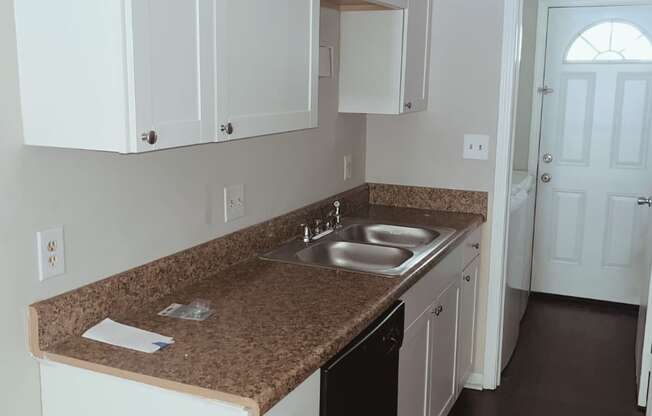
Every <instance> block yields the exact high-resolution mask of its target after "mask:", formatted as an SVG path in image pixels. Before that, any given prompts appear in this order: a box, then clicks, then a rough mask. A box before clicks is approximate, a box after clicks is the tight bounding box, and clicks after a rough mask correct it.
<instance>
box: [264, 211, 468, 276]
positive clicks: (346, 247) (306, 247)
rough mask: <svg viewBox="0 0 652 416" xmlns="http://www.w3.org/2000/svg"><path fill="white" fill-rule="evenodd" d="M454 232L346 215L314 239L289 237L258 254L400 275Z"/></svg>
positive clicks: (297, 261) (354, 269) (439, 228)
mask: <svg viewBox="0 0 652 416" xmlns="http://www.w3.org/2000/svg"><path fill="white" fill-rule="evenodd" d="M453 234H455V230H454V229H451V228H444V227H432V228H426V227H414V226H408V225H401V224H386V223H377V222H373V221H370V220H364V219H345V220H344V221H343V225H342V227H341V228H339V229H337V230H335V231H334V232H333V233H331V234H330V235H328V236H326V237H323V238H321V239H319V240H317V241H313V242H310V243H304V242H303V241H302V240H300V239H297V240H292V241H290V242H287V243H285V244H283V245H282V246H280V247H278V248H276V249H274V250H272V251H271V252H269V253H266V254H264V255H262V256H261V258H263V259H265V260H272V261H280V262H285V263H294V264H303V265H313V266H318V267H326V268H333V269H344V270H352V271H357V272H363V273H372V274H378V275H383V276H387V277H400V276H402V275H404V274H405V273H406V272H408V271H410V269H412V267H414V266H415V265H417V264H418V263H419V262H421V261H422V260H423V259H425V258H426V257H428V256H429V255H430V254H432V253H434V252H435V251H437V250H438V249H439V248H440V247H441V246H442V245H443V244H444V243H446V242H447V241H448V240H449V239H450V238H451V237H452V236H453Z"/></svg>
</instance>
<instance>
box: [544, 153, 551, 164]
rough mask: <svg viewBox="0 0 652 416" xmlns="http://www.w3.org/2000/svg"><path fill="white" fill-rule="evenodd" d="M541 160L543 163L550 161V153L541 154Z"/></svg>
mask: <svg viewBox="0 0 652 416" xmlns="http://www.w3.org/2000/svg"><path fill="white" fill-rule="evenodd" d="M543 161H544V162H545V163H552V161H553V157H552V155H551V154H550V153H546V154H545V155H543Z"/></svg>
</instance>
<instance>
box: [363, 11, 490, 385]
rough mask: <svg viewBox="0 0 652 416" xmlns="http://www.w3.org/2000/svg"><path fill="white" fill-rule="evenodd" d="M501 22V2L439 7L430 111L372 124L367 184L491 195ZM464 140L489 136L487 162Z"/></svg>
mask: <svg viewBox="0 0 652 416" xmlns="http://www.w3.org/2000/svg"><path fill="white" fill-rule="evenodd" d="M502 22H503V0H483V1H474V0H434V10H433V22H432V27H433V31H432V56H431V63H430V104H429V108H428V111H426V112H423V113H416V114H410V115H405V116H400V117H393V116H369V117H368V119H367V180H368V181H369V182H388V183H395V184H403V185H419V186H434V187H442V188H455V189H465V190H479V191H491V190H492V189H493V182H494V181H493V179H494V168H495V139H496V132H497V125H498V98H499V97H498V94H499V84H500V60H501V44H502ZM465 133H474V134H488V135H489V136H490V137H491V141H490V155H491V156H490V160H488V161H473V160H463V159H462V148H463V146H462V144H463V137H464V134H465ZM489 202H490V206H491V204H492V203H493V200H492V198H491V194H490V200H489ZM490 226H491V224H490V223H487V224H486V225H485V226H484V232H483V247H484V250H483V258H482V264H481V268H482V270H481V284H480V303H479V305H478V310H479V315H478V333H477V344H476V346H477V348H476V351H477V354H476V363H475V371H476V372H480V371H482V366H483V363H484V339H485V314H486V300H487V280H488V265H489V261H488V259H489V249H488V248H489V241H490V240H489V235H490V230H491V228H490Z"/></svg>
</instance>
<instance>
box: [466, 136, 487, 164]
mask: <svg viewBox="0 0 652 416" xmlns="http://www.w3.org/2000/svg"><path fill="white" fill-rule="evenodd" d="M464 159H474V160H488V159H489V136H487V135H484V134H465V135H464Z"/></svg>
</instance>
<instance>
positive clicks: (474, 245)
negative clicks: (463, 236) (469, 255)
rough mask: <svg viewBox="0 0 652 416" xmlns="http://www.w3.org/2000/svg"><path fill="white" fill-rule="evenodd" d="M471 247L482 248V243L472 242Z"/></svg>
mask: <svg viewBox="0 0 652 416" xmlns="http://www.w3.org/2000/svg"><path fill="white" fill-rule="evenodd" d="M471 247H473V248H474V249H476V250H480V243H475V244H471Z"/></svg>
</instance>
